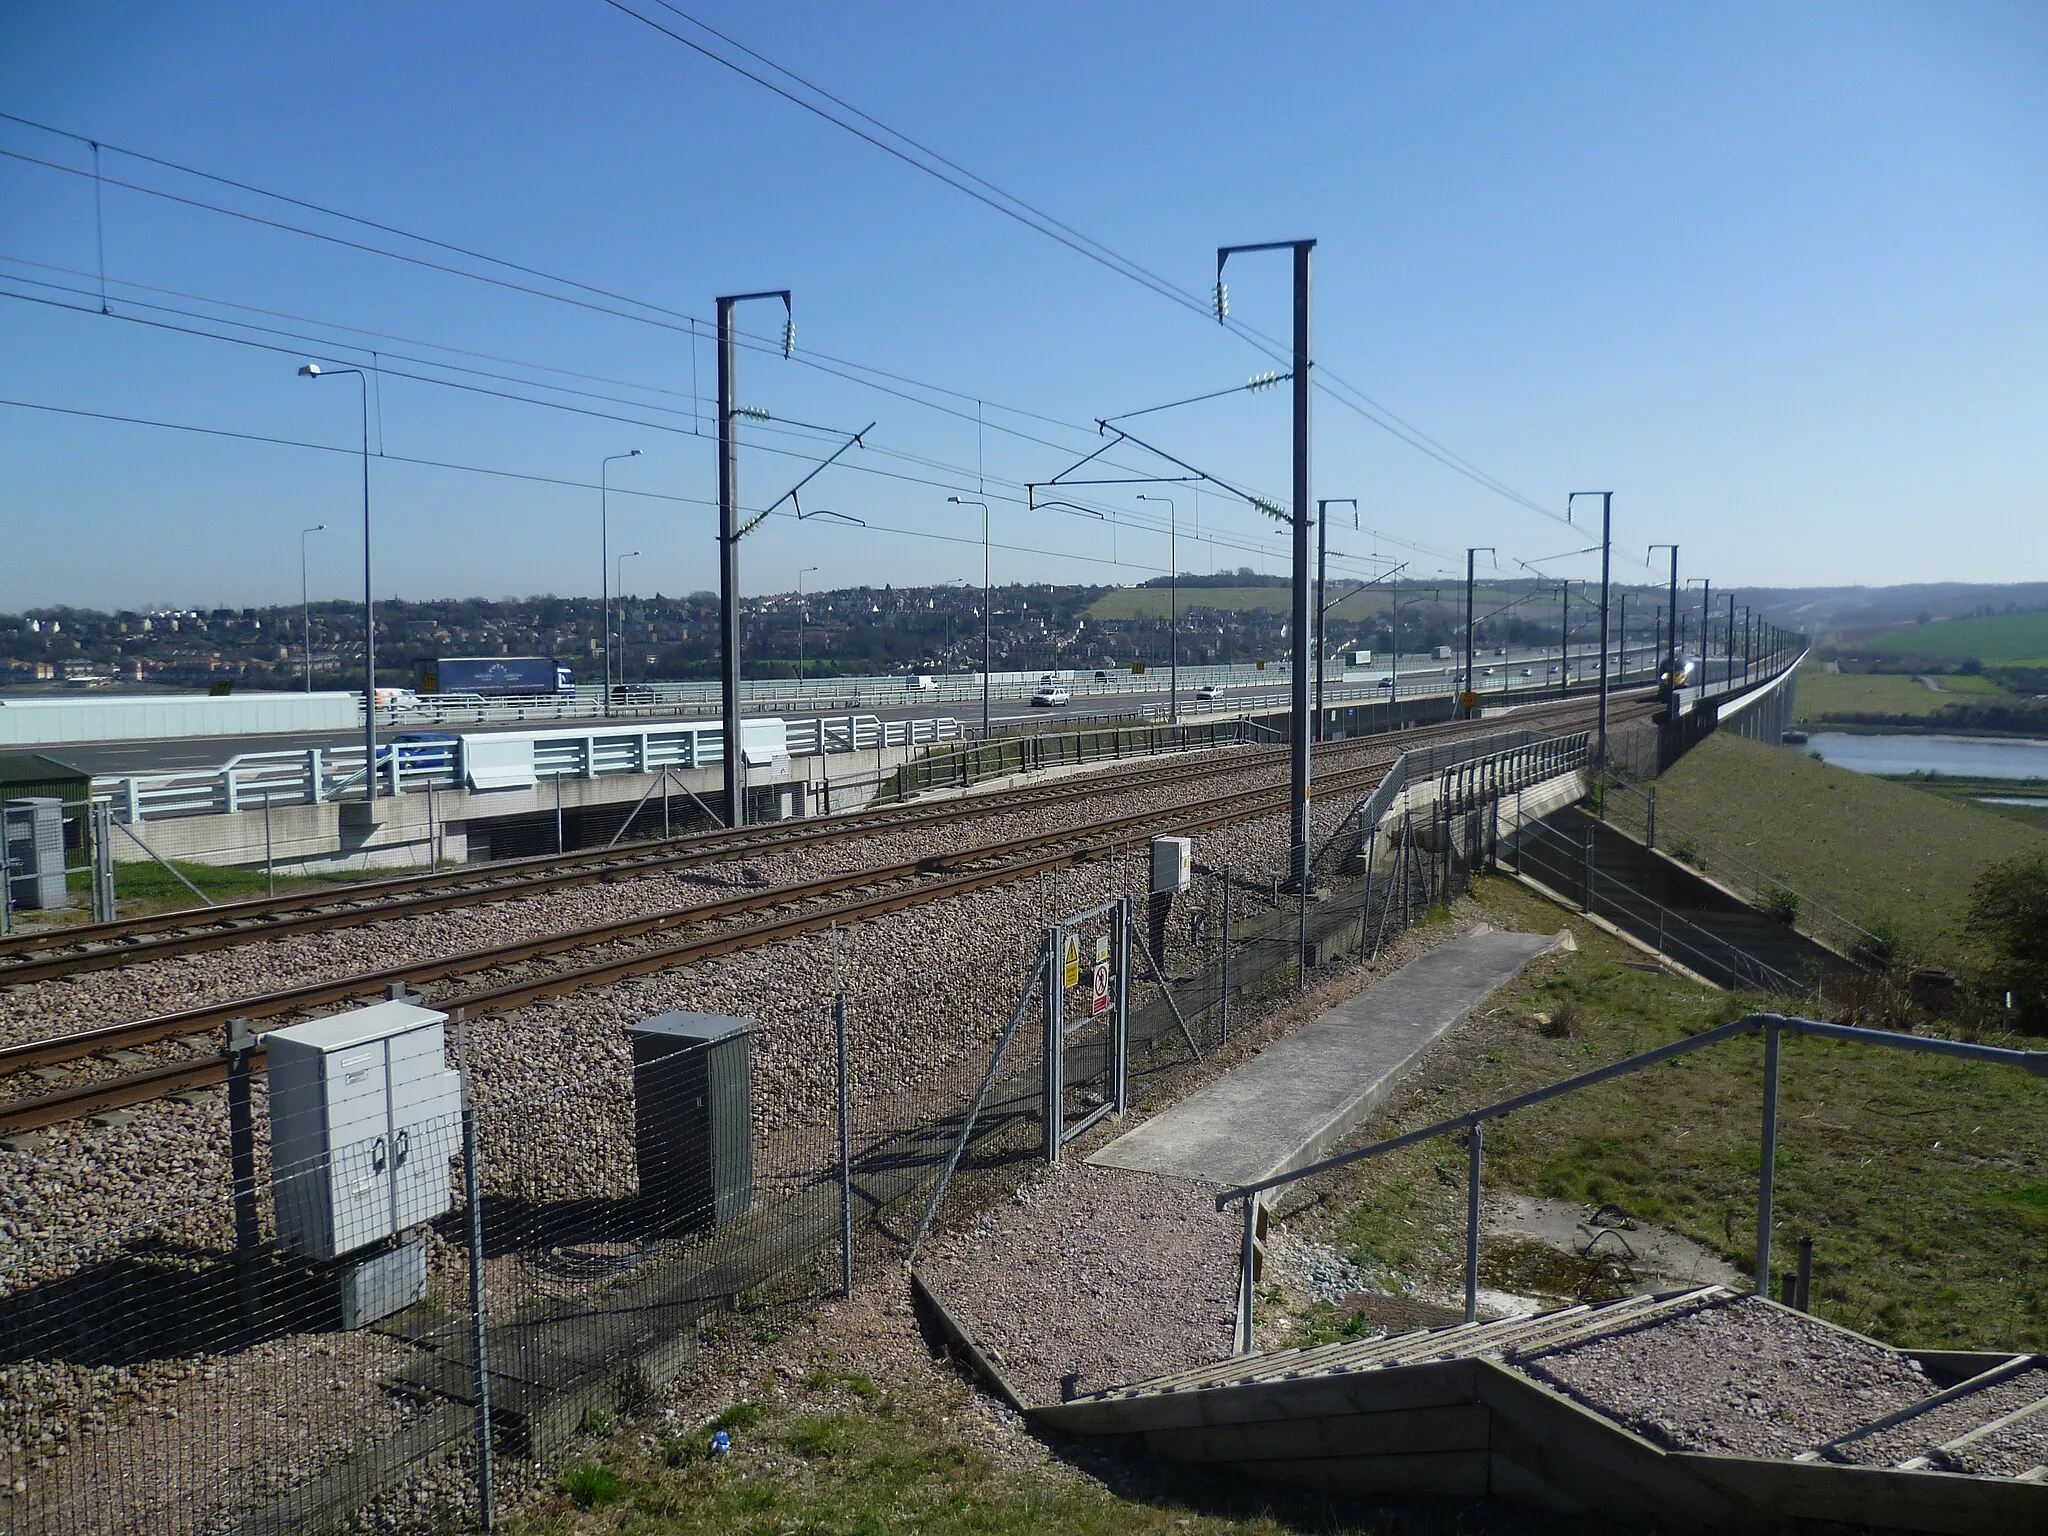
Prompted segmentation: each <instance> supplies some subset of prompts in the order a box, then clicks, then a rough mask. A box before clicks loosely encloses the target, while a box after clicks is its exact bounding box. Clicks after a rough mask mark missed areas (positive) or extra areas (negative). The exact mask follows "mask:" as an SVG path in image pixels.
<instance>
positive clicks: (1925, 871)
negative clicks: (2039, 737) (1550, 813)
mask: <svg viewBox="0 0 2048 1536" xmlns="http://www.w3.org/2000/svg"><path fill="white" fill-rule="evenodd" d="M1799 686H1800V688H1801V690H1802V691H1803V690H1804V688H1805V686H1806V682H1805V679H1803V678H1802V679H1801V680H1800V685H1799ZM1930 697H1931V695H1930ZM1657 817H1658V837H1659V841H1660V842H1668V841H1669V840H1670V839H1672V838H1675V837H1677V836H1679V835H1680V834H1687V835H1690V836H1692V837H1695V838H1697V839H1698V840H1699V841H1700V842H1701V843H1702V844H1703V845H1704V856H1705V867H1706V871H1707V873H1708V874H1709V875H1712V874H1713V872H1714V860H1715V850H1716V849H1721V850H1725V851H1726V852H1727V853H1728V854H1730V855H1733V856H1734V857H1736V858H1738V859H1740V860H1742V861H1744V862H1745V863H1749V864H1753V865H1758V866H1761V867H1762V868H1763V869H1765V870H1767V871H1769V872H1771V873H1772V874H1774V875H1776V876H1777V877H1778V878H1780V879H1783V880H1785V881H1786V882H1788V883H1789V884H1790V885H1792V886H1793V887H1795V888H1796V889H1798V890H1799V891H1801V892H1803V893H1804V894H1805V895H1806V896H1807V897H1808V898H1809V899H1810V900H1812V901H1816V902H1818V903H1820V904H1821V905H1822V906H1824V907H1828V908H1831V909H1832V910H1834V911H1836V912H1839V913H1841V914H1842V915H1843V916H1845V917H1849V918H1852V919H1854V920H1855V921H1856V922H1858V923H1859V924H1861V925H1862V926H1863V927H1865V928H1872V927H1874V926H1875V925H1876V924H1877V922H1878V921H1879V920H1881V919H1886V920H1889V921H1890V922H1892V923H1894V924H1896V925H1897V927H1898V930H1899V932H1900V934H1901V936H1902V938H1903V939H1904V941H1905V948H1906V953H1907V955H1908V957H1909V958H1913V959H1916V960H1918V961H1920V962H1922V963H1929V964H1937V965H1941V964H1949V963H1952V962H1953V961H1955V960H1956V959H1957V958H1958V956H1959V955H1960V954H1961V953H1962V949H1963V944H1962V934H1961V926H1962V921H1963V917H1964V915H1965V912H1966V910H1967V908H1968V905H1969V898H1970V888H1971V886H1972V884H1973V883H1974V882H1975V881H1976V878H1977V876H1978V875H1979V874H1981V873H1982V872H1983V871H1984V870H1985V869H1987V868H1988V867H1990V866H1991V865H1992V864H1995V863H1997V862H1999V861H2000V860H2001V859H2006V858H2010V857H2012V856H2014V855H2015V854H2020V853H2025V852H2028V851H2031V850H2043V851H2048V835H2044V834H2043V833H2041V832H2039V831H2036V830H2035V829H2033V828H2031V827H2028V826H2025V825H2022V824H2020V823H2018V822H2015V821H2013V820H2010V819H2008V818H2006V817H2003V816H1999V815H1997V814H1995V813H1994V812H1993V811H1992V810H1990V809H1989V808H1988V807H1985V806H1979V805H1971V804H1967V803H1964V802H1961V801H1956V800H1950V799H1947V798H1944V797H1942V796H1940V795H1933V794H1929V793H1927V792H1926V791H1925V790H1921V789H1917V788H1915V787H1913V786H1912V785H1911V784H1908V783H1901V782H1896V781H1893V780H1888V779H1880V778H1874V777H1872V776H1870V775H1868V774H1860V773H1851V772H1849V771H1848V770H1846V769H1841V768H1830V767H1828V766H1827V764H1825V763H1823V762H1820V761H1818V760H1817V759H1815V758H1811V757H1808V756H1806V755H1805V754H1803V753H1800V752H1796V751H1793V750H1790V749H1788V748H1784V747H1772V746H1766V745H1765V744H1763V743H1762V742H1755V741H1748V740H1745V739H1744V738H1742V737H1739V736H1731V735H1727V734H1716V735H1713V736H1709V737H1708V738H1707V739H1706V740H1705V741H1704V742H1702V743H1701V744H1700V745H1699V746H1698V747H1696V748H1694V749H1693V750H1692V751H1691V752H1690V753H1688V754H1687V755H1686V756H1685V758H1684V759H1683V760H1682V761H1680V762H1679V764H1678V765H1677V767H1675V768H1673V769H1672V770H1671V771H1670V772H1669V773H1667V774H1665V775H1664V776H1663V777H1662V778H1661V779H1660V780H1658V788H1657Z"/></svg>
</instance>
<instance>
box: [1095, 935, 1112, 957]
mask: <svg viewBox="0 0 2048 1536" xmlns="http://www.w3.org/2000/svg"><path fill="white" fill-rule="evenodd" d="M1108 960H1109V935H1108V934H1106V933H1098V934H1097V935H1096V936H1095V963H1096V964H1097V965H1103V964H1106V963H1107V962H1108Z"/></svg>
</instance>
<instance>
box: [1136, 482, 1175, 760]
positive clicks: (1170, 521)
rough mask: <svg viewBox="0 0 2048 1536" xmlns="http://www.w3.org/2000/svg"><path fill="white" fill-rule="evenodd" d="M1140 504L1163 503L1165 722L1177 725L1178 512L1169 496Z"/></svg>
mask: <svg viewBox="0 0 2048 1536" xmlns="http://www.w3.org/2000/svg"><path fill="white" fill-rule="evenodd" d="M1138 500H1140V501H1163V502H1165V503H1166V576H1167V582H1166V593H1167V596H1166V644H1167V652H1166V654H1167V674H1166V675H1167V684H1166V720H1167V723H1168V724H1169V725H1178V724H1179V723H1180V508H1179V507H1178V506H1176V505H1175V504H1174V500H1173V498H1172V497H1171V496H1148V495H1146V494H1145V492H1143V491H1140V492H1138Z"/></svg>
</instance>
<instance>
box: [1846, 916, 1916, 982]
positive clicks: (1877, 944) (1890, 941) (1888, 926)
mask: <svg viewBox="0 0 2048 1536" xmlns="http://www.w3.org/2000/svg"><path fill="white" fill-rule="evenodd" d="M1905 945H1906V935H1905V933H1904V932H1903V931H1902V930H1901V929H1900V927H1899V920H1898V919H1897V918H1895V917H1893V916H1892V915H1891V914H1890V913H1889V912H1884V913H1880V914H1879V915H1878V916H1876V917H1874V918H1872V919H1871V920H1870V927H1869V929H1868V931H1866V932H1865V933H1864V935H1863V937H1862V938H1860V939H1858V940H1857V941H1856V958H1857V959H1858V960H1861V961H1862V962H1863V963H1864V964H1865V965H1870V966H1876V967H1878V968H1880V969H1882V970H1889V969H1890V968H1891V967H1892V966H1894V965H1896V964H1897V963H1898V959H1899V955H1900V953H1901V952H1902V951H1903V950H1904V948H1905Z"/></svg>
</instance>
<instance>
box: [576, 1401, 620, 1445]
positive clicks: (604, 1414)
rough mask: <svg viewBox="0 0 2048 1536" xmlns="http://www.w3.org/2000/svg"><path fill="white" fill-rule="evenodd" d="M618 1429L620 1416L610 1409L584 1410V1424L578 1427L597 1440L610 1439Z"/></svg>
mask: <svg viewBox="0 0 2048 1536" xmlns="http://www.w3.org/2000/svg"><path fill="white" fill-rule="evenodd" d="M618 1427H619V1419H618V1415H617V1414H615V1413H613V1412H612V1411H611V1409H609V1408H586V1409H584V1410H583V1422H582V1424H581V1425H579V1426H578V1428H580V1429H581V1431H582V1432H583V1433H584V1434H586V1435H589V1436H591V1437H592V1438H593V1439H597V1440H608V1439H610V1438H611V1433H612V1431H613V1430H615V1429H617V1428H618Z"/></svg>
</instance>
